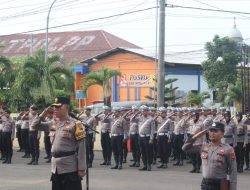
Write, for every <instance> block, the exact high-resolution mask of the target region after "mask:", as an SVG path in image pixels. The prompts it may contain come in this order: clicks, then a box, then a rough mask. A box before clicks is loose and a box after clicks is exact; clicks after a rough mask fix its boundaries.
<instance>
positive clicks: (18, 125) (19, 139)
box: [15, 118, 24, 152]
mask: <svg viewBox="0 0 250 190" xmlns="http://www.w3.org/2000/svg"><path fill="white" fill-rule="evenodd" d="M21 124H22V120H21V119H19V118H17V120H16V121H15V126H16V138H17V142H18V145H19V150H18V151H17V152H23V151H24V148H23V144H22V136H21Z"/></svg>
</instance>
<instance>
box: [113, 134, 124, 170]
mask: <svg viewBox="0 0 250 190" xmlns="http://www.w3.org/2000/svg"><path fill="white" fill-rule="evenodd" d="M123 138H124V136H123V135H118V136H111V147H112V151H113V154H114V159H115V163H116V165H117V166H118V165H122V159H123V148H122V145H123Z"/></svg>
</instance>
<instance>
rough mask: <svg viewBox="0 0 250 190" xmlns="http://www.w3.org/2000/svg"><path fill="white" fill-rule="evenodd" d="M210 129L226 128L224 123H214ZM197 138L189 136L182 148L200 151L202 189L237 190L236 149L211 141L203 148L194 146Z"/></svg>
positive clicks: (187, 150)
mask: <svg viewBox="0 0 250 190" xmlns="http://www.w3.org/2000/svg"><path fill="white" fill-rule="evenodd" d="M210 129H216V130H224V125H223V124H222V123H214V124H213V125H212V126H211V127H210ZM194 142H195V140H194V139H192V138H191V137H189V139H188V140H187V141H186V142H185V144H184V145H183V147H182V149H183V150H184V151H186V152H200V153H201V159H202V176H203V179H202V183H201V190H222V189H228V190H229V189H230V190H236V189H237V188H236V186H237V170H236V158H235V153H234V149H233V148H232V147H231V146H230V145H228V144H224V143H220V144H219V145H218V146H216V147H214V146H213V144H212V143H211V142H209V143H204V144H203V146H202V148H201V149H200V148H198V147H197V146H194Z"/></svg>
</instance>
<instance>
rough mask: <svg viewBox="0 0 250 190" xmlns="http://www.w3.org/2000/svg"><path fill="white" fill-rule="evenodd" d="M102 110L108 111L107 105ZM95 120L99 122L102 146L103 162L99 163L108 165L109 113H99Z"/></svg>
mask: <svg viewBox="0 0 250 190" xmlns="http://www.w3.org/2000/svg"><path fill="white" fill-rule="evenodd" d="M104 110H106V111H110V108H109V107H108V106H104ZM96 119H97V121H100V122H101V146H102V155H103V160H104V162H103V163H101V164H100V165H110V164H111V155H112V150H111V138H110V135H109V134H110V127H111V126H110V125H111V119H110V113H107V114H103V115H100V116H98V117H96Z"/></svg>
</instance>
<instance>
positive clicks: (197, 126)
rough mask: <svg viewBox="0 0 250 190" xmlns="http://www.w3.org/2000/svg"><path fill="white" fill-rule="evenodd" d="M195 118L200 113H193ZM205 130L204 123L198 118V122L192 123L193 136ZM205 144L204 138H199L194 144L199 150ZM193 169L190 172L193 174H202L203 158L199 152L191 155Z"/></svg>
mask: <svg viewBox="0 0 250 190" xmlns="http://www.w3.org/2000/svg"><path fill="white" fill-rule="evenodd" d="M193 114H195V116H198V114H199V113H197V112H196V113H193ZM203 129H204V127H203V123H202V121H200V120H199V118H197V121H192V122H191V125H190V134H191V136H193V135H195V134H196V133H198V132H200V131H202V130H203ZM203 142H204V137H199V138H197V139H196V140H195V142H194V143H193V145H194V146H196V147H197V149H199V148H201V146H202V144H203ZM190 157H191V161H192V165H193V169H192V170H191V171H190V172H191V173H200V166H201V158H200V153H199V152H194V153H191V154H190Z"/></svg>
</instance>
